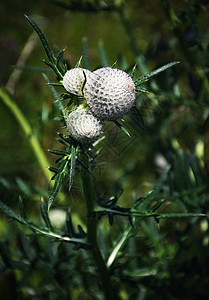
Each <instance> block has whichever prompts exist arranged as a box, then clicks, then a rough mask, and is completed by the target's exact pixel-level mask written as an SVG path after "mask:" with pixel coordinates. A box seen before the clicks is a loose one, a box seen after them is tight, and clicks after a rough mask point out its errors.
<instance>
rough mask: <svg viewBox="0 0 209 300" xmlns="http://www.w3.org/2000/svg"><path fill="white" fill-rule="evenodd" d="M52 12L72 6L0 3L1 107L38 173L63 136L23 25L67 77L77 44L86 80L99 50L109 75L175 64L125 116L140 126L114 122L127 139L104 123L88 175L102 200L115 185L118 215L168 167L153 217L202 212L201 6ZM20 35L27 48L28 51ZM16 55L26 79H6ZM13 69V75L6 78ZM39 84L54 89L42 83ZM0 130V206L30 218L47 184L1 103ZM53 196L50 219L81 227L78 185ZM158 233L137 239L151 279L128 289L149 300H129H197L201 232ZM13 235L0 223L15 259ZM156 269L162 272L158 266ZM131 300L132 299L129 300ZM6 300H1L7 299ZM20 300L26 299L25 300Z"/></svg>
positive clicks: (204, 28) (201, 283)
mask: <svg viewBox="0 0 209 300" xmlns="http://www.w3.org/2000/svg"><path fill="white" fill-rule="evenodd" d="M63 2H64V3H70V5H74V6H73V7H74V8H75V9H74V10H68V9H64V8H62V7H59V6H57V5H55V4H54V3H52V1H47V0H37V1H26V0H22V1H18V0H15V1H11V0H7V1H1V3H0V85H1V87H6V89H7V90H8V89H9V90H10V93H11V94H12V99H13V100H14V101H15V103H16V104H17V106H18V107H19V108H20V110H21V111H22V113H23V114H24V116H25V117H26V119H27V120H28V122H29V124H30V126H31V128H32V131H33V132H34V133H35V134H36V136H37V138H38V140H39V142H40V144H41V147H42V149H43V151H44V153H45V155H46V157H47V158H48V160H49V163H50V164H51V165H53V164H54V157H53V156H52V155H50V154H49V153H48V151H47V150H48V149H49V148H59V147H60V144H59V143H58V142H57V132H60V131H61V132H63V133H65V128H63V127H62V126H61V125H60V122H59V121H58V120H57V119H56V118H55V117H59V111H58V109H57V107H56V105H54V104H53V101H54V99H53V96H52V94H51V92H50V90H49V88H48V86H47V84H46V82H45V81H44V78H43V76H42V72H41V71H40V69H41V68H46V66H45V65H44V64H43V61H42V60H43V59H45V58H46V55H45V53H44V50H43V48H42V45H41V43H40V41H39V39H38V38H37V37H36V35H35V34H34V35H32V33H33V30H32V28H31V26H30V25H29V24H28V22H27V20H26V18H25V17H24V14H26V15H29V16H30V17H32V18H34V19H35V20H36V22H37V23H38V24H39V26H40V27H41V28H42V30H43V31H44V33H45V35H46V36H47V38H48V41H49V43H50V45H51V46H52V47H54V49H55V51H56V48H59V49H62V48H65V47H66V50H65V55H64V56H65V59H66V60H67V62H68V64H69V66H70V67H73V66H75V64H76V63H77V61H78V60H79V59H80V57H81V55H82V54H83V45H84V43H85V41H86V40H87V42H88V49H89V50H88V51H89V52H88V54H89V62H90V66H89V67H90V69H91V70H93V69H95V68H97V67H99V66H101V65H102V63H103V62H104V57H103V55H104V53H103V50H104V49H105V51H106V52H105V55H106V56H107V57H108V59H106V60H107V61H108V62H109V64H110V65H112V64H113V63H114V62H116V61H117V65H116V66H117V67H118V68H121V69H125V70H126V71H130V70H131V68H132V67H133V66H134V65H135V63H137V64H138V66H137V71H136V78H137V77H138V76H140V75H142V73H143V72H144V73H148V72H149V71H152V70H154V69H156V68H158V67H160V66H162V65H164V64H166V63H168V62H171V61H180V64H179V65H177V66H175V67H174V68H172V69H171V70H167V71H165V72H163V73H162V74H160V75H159V76H157V77H156V78H155V79H154V80H152V81H151V82H150V83H148V84H147V85H146V86H145V87H146V88H147V89H148V90H149V91H150V93H148V94H146V93H144V94H143V93H142V94H140V95H139V96H138V98H137V102H136V106H137V108H138V110H139V111H140V118H139V115H138V114H136V113H135V112H134V111H132V112H131V113H130V117H128V116H127V117H125V121H126V126H127V128H128V130H130V133H131V136H132V137H131V139H130V140H128V138H127V136H126V135H124V133H121V132H120V131H118V130H117V127H115V126H113V125H111V124H106V141H104V142H103V144H102V151H101V152H100V154H99V156H98V166H97V167H96V169H95V170H94V174H93V175H94V178H95V183H96V184H95V189H96V190H97V191H98V193H104V194H107V195H109V194H111V193H112V191H114V189H115V187H117V186H121V185H122V186H123V189H124V192H123V194H122V197H121V199H120V203H121V204H122V205H124V206H129V205H130V204H131V203H132V199H133V198H134V197H135V196H137V197H139V196H141V195H142V194H143V193H145V192H147V191H150V190H151V189H152V184H153V183H154V182H155V181H156V180H157V179H158V178H159V176H160V175H161V174H162V172H163V170H165V168H166V167H167V166H171V167H172V170H173V173H172V174H171V176H170V178H168V181H167V182H166V183H165V187H164V188H165V190H164V191H163V192H165V194H166V193H167V191H168V190H169V191H168V195H172V197H175V196H176V195H177V198H178V197H179V198H178V199H177V201H173V202H172V200H171V201H170V202H169V203H168V206H167V207H164V209H165V210H168V211H169V210H171V211H173V210H174V211H175V209H177V211H178V210H179V207H180V208H182V207H183V208H186V209H187V210H189V211H195V212H203V213H207V212H208V204H209V199H208V163H209V151H208V143H209V135H208V129H209V128H208V127H209V101H208V99H209V83H208V72H209V27H208V20H209V3H208V1H180V0H179V1H175V0H173V1H169V3H170V6H168V5H167V1H160V0H155V1H153V0H147V1H136V0H129V1H120V0H118V1H117V0H115V1H105V2H106V3H107V4H110V5H111V4H114V8H113V9H112V10H111V9H110V10H109V11H104V10H101V11H100V10H99V9H98V10H97V11H96V12H92V11H80V9H79V7H82V5H81V3H83V5H84V7H85V8H86V7H87V8H89V7H91V5H92V7H96V9H97V8H98V5H99V4H98V3H100V1H93V0H90V1H81V2H80V1H64V0H63ZM123 2H124V3H123ZM88 3H89V5H88ZM122 3H123V4H124V7H123V6H122ZM86 5H87V6H86ZM31 35H32V42H31V40H30V41H28V39H29V38H31ZM26 45H30V46H31V49H28V57H27V59H26V61H22V62H20V65H21V66H24V67H25V68H24V69H16V68H14V65H16V64H17V61H18V59H19V58H20V57H22V58H26V56H27V54H24V55H22V56H21V54H22V51H23V49H24V47H25V46H26ZM26 50H27V49H26ZM17 70H20V71H21V74H16V75H13V74H14V72H16V71H17ZM43 71H44V72H45V71H46V70H43ZM47 74H48V76H51V77H52V78H53V75H51V74H50V73H47ZM12 76H16V77H12ZM57 91H58V93H62V92H63V89H62V88H57ZM136 118H137V120H136ZM0 122H1V131H0V145H1V147H0V157H1V160H0V196H1V200H2V201H3V202H5V203H7V205H8V206H10V207H12V208H16V206H17V199H18V196H19V195H21V196H22V197H23V200H24V203H25V206H26V209H27V210H28V214H29V215H30V216H31V218H32V219H36V214H37V212H38V211H39V203H40V199H41V196H43V197H45V198H46V197H47V195H48V190H49V189H50V186H49V179H48V178H46V176H45V175H44V172H43V168H41V167H40V164H39V163H38V161H37V158H36V156H35V155H34V152H33V151H32V149H31V147H30V144H29V143H28V139H27V138H26V136H25V134H24V132H23V130H22V128H21V127H20V125H19V124H18V122H17V120H16V119H15V117H14V115H13V114H12V112H11V110H10V109H9V108H8V106H6V105H5V103H4V102H3V101H0ZM174 158H175V159H174ZM47 167H48V166H46V168H47ZM188 178H189V179H188ZM187 179H188V180H187ZM191 182H192V184H191ZM63 191H64V193H66V194H67V195H69V198H68V199H67V201H66V200H64V201H63V202H62V201H61V200H60V199H57V200H56V201H55V208H67V207H71V208H72V209H73V210H74V211H75V212H77V213H80V212H81V211H82V213H80V217H81V219H85V210H84V211H83V204H82V203H81V202H82V200H80V182H79V177H78V178H76V179H75V183H74V186H73V188H72V189H71V191H70V192H68V187H67V183H66V184H64V187H63ZM166 195H167V194H166ZM178 195H180V196H178ZM182 195H183V196H182ZM172 197H171V198H172ZM172 199H173V198H172ZM169 205H170V206H169ZM169 207H170V209H169ZM169 222H170V221H167V222H166V221H163V222H162V223H161V230H162V231H161V234H162V235H161V234H159V236H158V234H157V233H156V239H155V237H153V236H151V234H150V232H151V231H149V230H148V229H147V227H146V225H144V228H143V230H142V232H143V233H139V234H142V236H143V238H142V241H143V242H144V245H145V246H144V247H143V246H140V245H139V244H137V247H136V248H137V251H139V253H142V254H143V253H146V252H147V251H148V250H149V251H150V252H149V253H151V254H150V255H148V258H146V254H145V257H144V264H145V265H146V263H147V265H152V264H155V263H156V260H157V262H158V263H159V265H160V268H159V270H158V271H159V273H158V272H157V274H154V275H153V274H150V275H149V276H146V275H145V276H144V277H143V275H141V277H140V278H141V281H139V278H138V279H136V282H137V284H139V285H141V287H143V288H144V290H146V291H147V290H148V292H147V294H146V293H144V295H145V296H143V297H145V298H143V297H142V296H137V297H138V298H134V299H154V298H155V299H208V297H209V293H208V291H207V285H208V283H209V282H208V281H209V279H208V278H209V273H208V270H207V268H206V265H207V263H209V253H208V245H209V232H208V223H207V221H201V220H191V221H181V222H180V221H178V222H175V221H171V222H170V223H169ZM168 223H169V225H168ZM150 226H152V224H151V225H150ZM16 231H17V229H16V227H15V225H14V224H8V223H7V219H6V217H4V215H3V214H2V213H1V220H0V236H1V238H2V240H5V238H6V240H7V239H8V240H10V241H11V245H12V247H13V248H15V247H17V248H18V242H17V240H16V239H17V232H16ZM114 234H115V235H117V230H116V231H115V232H114V231H113V235H114ZM164 237H165V241H164ZM185 241H186V243H185ZM175 243H176V245H177V246H176V247H174V244H175ZM153 244H154V246H153ZM152 247H153V248H155V251H156V253H158V255H159V256H158V255H156V257H157V258H156V257H155V254H156V253H155V254H153V253H154V252H155V251H154V250H153V249H152ZM147 249H148V250H147ZM150 249H152V251H153V252H152V251H151V250H150ZM156 249H157V250H156ZM140 251H141V252H140ZM157 251H158V252H157ZM152 254H153V256H152ZM165 257H166V259H165ZM155 258H156V260H155ZM137 259H140V258H139V257H137ZM158 259H159V260H158ZM163 259H165V260H166V262H162V261H163ZM132 263H133V260H132ZM164 263H165V265H166V268H164V267H163V266H164ZM2 274H3V271H2ZM129 275H130V274H127V277H128V276H129ZM152 275H153V276H152ZM134 276H135V274H134V275H133V277H134ZM187 277H188V281H187V280H186V278H187ZM17 278H18V276H17ZM4 280H5V281H4ZM2 282H7V279H6V278H5V277H4V279H3V281H2ZM2 282H1V284H2ZM8 282H9V281H8ZM10 282H11V286H12V281H10ZM133 282H134V279H133ZM136 282H135V283H136ZM131 284H132V282H130V285H131ZM126 285H127V286H128V283H126V284H124V283H123V289H124V290H125V287H124V286H126ZM196 285H198V286H196ZM143 288H141V290H143ZM162 289H163V291H162ZM178 289H179V292H178V291H177V290H178ZM160 293H162V294H160ZM26 294H27V293H26ZM122 294H123V293H122V292H121V295H122ZM5 295H6V294H5ZM124 295H125V296H123V297H122V296H121V297H122V299H130V298H129V297H128V296H127V292H124ZM131 295H132V297H136V294H134V292H133V294H131ZM140 295H142V293H141V294H140ZM10 296H11V295H10ZM10 296H7V297H8V299H10V298H9V297H10ZM13 296H14V295H13ZM14 297H16V296H14ZM140 297H141V298H140ZM146 297H147V298H146ZM55 298H56V297H55ZM4 299H6V298H4ZM11 299H12V298H11ZM13 299H15V298H13ZM19 299H21V298H19ZM24 299H28V298H27V296H25V298H24ZM34 299H36V298H35V297H34ZM37 299H39V298H37ZM40 299H41V298H40ZM46 299H48V298H46ZM52 299H54V298H52ZM72 299H77V298H76V297H74V298H73V297H72ZM82 299H83V298H82ZM84 299H85V298H84ZM86 299H91V298H86Z"/></svg>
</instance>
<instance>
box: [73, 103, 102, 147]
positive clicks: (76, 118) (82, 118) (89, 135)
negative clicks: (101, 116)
mask: <svg viewBox="0 0 209 300" xmlns="http://www.w3.org/2000/svg"><path fill="white" fill-rule="evenodd" d="M67 131H68V133H69V135H70V136H71V137H73V138H74V139H75V140H76V141H78V142H81V143H89V142H92V141H94V140H96V139H97V138H98V137H99V136H101V135H102V134H103V132H104V123H103V122H101V121H100V120H98V119H97V118H96V117H95V116H93V115H92V114H91V113H90V112H87V111H86V109H83V108H78V109H76V110H74V111H72V112H71V113H70V114H69V115H68V119H67Z"/></svg>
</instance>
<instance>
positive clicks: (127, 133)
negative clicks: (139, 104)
mask: <svg viewBox="0 0 209 300" xmlns="http://www.w3.org/2000/svg"><path fill="white" fill-rule="evenodd" d="M114 123H115V125H116V126H118V127H119V128H120V129H121V130H123V132H125V134H126V135H127V136H128V137H131V135H130V133H129V132H128V130H127V129H126V128H125V127H124V126H123V125H121V124H120V123H119V122H118V121H114Z"/></svg>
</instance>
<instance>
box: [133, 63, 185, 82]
mask: <svg viewBox="0 0 209 300" xmlns="http://www.w3.org/2000/svg"><path fill="white" fill-rule="evenodd" d="M179 63H180V61H173V62H171V63H168V64H166V65H164V66H162V67H160V68H158V69H157V70H154V71H153V72H151V73H149V74H147V75H143V76H141V77H139V78H138V79H136V80H135V85H136V87H137V86H138V85H140V84H142V83H144V82H146V81H148V80H149V79H150V78H151V77H153V76H155V75H157V74H159V73H161V72H163V71H165V70H166V69H168V68H171V67H173V66H175V65H177V64H179Z"/></svg>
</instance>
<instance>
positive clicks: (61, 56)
mask: <svg viewBox="0 0 209 300" xmlns="http://www.w3.org/2000/svg"><path fill="white" fill-rule="evenodd" d="M64 53H65V48H64V49H62V50H60V51H59V53H58V54H57V63H59V61H60V60H62V58H63V55H64Z"/></svg>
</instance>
